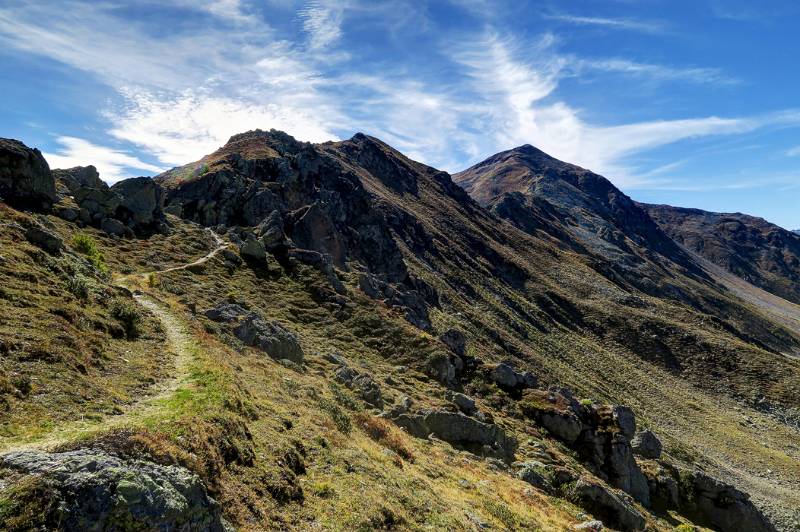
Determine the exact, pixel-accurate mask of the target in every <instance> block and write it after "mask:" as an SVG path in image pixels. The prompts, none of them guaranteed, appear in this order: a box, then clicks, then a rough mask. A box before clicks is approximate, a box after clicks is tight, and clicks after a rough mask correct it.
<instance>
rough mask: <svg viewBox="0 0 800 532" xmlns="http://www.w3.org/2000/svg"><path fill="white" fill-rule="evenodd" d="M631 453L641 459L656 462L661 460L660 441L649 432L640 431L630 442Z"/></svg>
mask: <svg viewBox="0 0 800 532" xmlns="http://www.w3.org/2000/svg"><path fill="white" fill-rule="evenodd" d="M631 447H632V448H633V452H634V453H636V454H638V455H639V456H641V457H642V458H650V459H652V460H658V459H659V458H661V451H662V445H661V440H659V439H658V437H657V436H656V435H655V434H653V432H652V431H650V430H642V431H639V432H637V433H636V436H634V437H633V441H631Z"/></svg>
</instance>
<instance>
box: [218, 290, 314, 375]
mask: <svg viewBox="0 0 800 532" xmlns="http://www.w3.org/2000/svg"><path fill="white" fill-rule="evenodd" d="M203 314H204V315H205V317H206V318H208V319H210V320H211V321H216V322H221V323H226V324H228V326H229V329H230V330H231V332H232V333H233V335H234V336H236V338H238V339H239V340H240V341H241V342H242V343H243V344H245V345H249V346H251V347H256V348H258V349H260V350H262V351H264V352H266V353H267V354H268V355H269V356H271V357H272V358H275V359H277V360H281V359H287V360H291V361H292V362H294V363H296V364H302V363H303V349H302V347H300V342H299V341H298V340H297V336H296V335H295V334H294V333H292V332H291V331H289V330H287V329H286V328H284V327H283V326H282V325H280V324H279V323H276V322H268V321H266V320H265V319H264V318H263V317H261V315H259V314H258V313H256V312H252V311H249V310H246V309H244V308H242V307H241V306H239V305H236V304H232V303H221V304H219V305H217V306H216V307H214V308H211V309H208V310H206V311H204V312H203Z"/></svg>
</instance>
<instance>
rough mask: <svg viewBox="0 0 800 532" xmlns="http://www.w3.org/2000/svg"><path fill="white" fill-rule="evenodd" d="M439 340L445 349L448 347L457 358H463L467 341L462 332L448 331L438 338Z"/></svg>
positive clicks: (456, 330)
mask: <svg viewBox="0 0 800 532" xmlns="http://www.w3.org/2000/svg"><path fill="white" fill-rule="evenodd" d="M439 339H440V340H441V341H442V342H443V343H444V344H445V345H446V346H447V347H449V348H450V350H451V351H452V352H453V353H454V354H456V355H458V356H459V357H463V356H464V352H465V351H466V346H467V339H466V337H465V336H464V333H463V332H461V331H459V330H458V329H448V330H446V331H445V332H444V333H443V334H442V335H441V336H440V337H439Z"/></svg>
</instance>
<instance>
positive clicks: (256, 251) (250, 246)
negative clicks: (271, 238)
mask: <svg viewBox="0 0 800 532" xmlns="http://www.w3.org/2000/svg"><path fill="white" fill-rule="evenodd" d="M239 253H240V254H241V255H242V257H244V258H246V259H250V260H252V261H255V262H264V261H266V260H267V250H266V249H264V244H262V243H261V242H260V241H259V240H258V239H256V237H255V235H253V234H252V233H250V234H248V235H247V239H246V240H245V241H244V242H243V243H242V245H241V246H240V247H239Z"/></svg>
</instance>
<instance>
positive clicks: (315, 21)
mask: <svg viewBox="0 0 800 532" xmlns="http://www.w3.org/2000/svg"><path fill="white" fill-rule="evenodd" d="M343 4H344V3H343V2H336V1H334V2H330V1H315V2H311V3H310V4H309V5H308V6H307V7H306V8H304V9H302V10H300V13H299V15H300V18H301V19H303V29H304V30H305V31H306V32H307V33H308V35H309V43H308V44H309V47H311V48H312V49H322V48H326V47H329V46H331V45H332V44H334V43H335V42H336V41H338V40H339V38H340V37H341V36H342V28H341V25H342V18H343V15H344V5H343Z"/></svg>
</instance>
